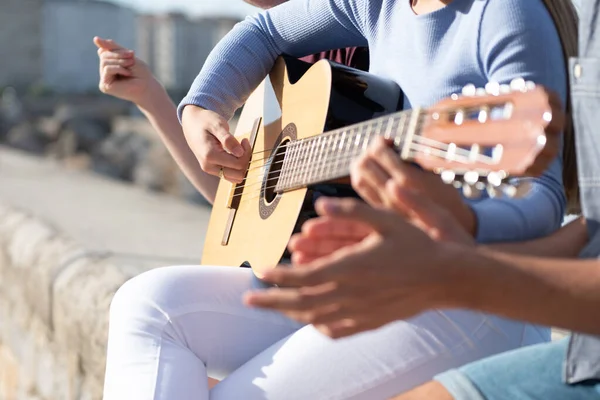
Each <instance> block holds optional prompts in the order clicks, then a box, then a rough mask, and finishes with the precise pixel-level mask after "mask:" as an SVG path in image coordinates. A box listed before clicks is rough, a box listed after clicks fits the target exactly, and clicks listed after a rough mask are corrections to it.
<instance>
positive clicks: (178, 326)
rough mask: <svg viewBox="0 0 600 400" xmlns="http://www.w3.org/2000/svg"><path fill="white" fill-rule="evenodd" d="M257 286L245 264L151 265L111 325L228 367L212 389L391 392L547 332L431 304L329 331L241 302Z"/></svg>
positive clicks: (344, 394)
mask: <svg viewBox="0 0 600 400" xmlns="http://www.w3.org/2000/svg"><path fill="white" fill-rule="evenodd" d="M261 287H263V285H262V284H261V282H260V281H259V280H257V279H256V278H255V277H254V275H253V273H252V271H251V270H250V269H247V268H237V267H235V268H234V267H210V266H178V267H167V268H159V269H155V270H152V271H149V272H147V273H144V274H142V275H140V276H138V277H136V278H134V279H132V280H131V281H129V282H127V283H126V284H125V285H124V286H123V287H122V288H121V289H120V290H119V292H118V293H117V295H116V296H115V300H114V302H113V305H112V307H111V329H113V328H112V325H114V326H116V327H117V328H115V329H117V330H118V329H119V328H118V325H119V324H122V326H125V327H126V329H127V330H132V329H133V330H136V331H141V332H146V333H150V334H151V335H152V336H151V337H162V338H166V340H168V341H169V342H170V343H173V345H175V346H178V348H185V349H187V350H189V351H190V352H191V353H192V354H193V355H194V356H195V357H196V358H197V360H198V362H201V363H203V364H204V365H205V366H206V369H207V370H208V373H209V375H210V376H212V377H217V378H222V377H225V376H227V379H225V380H224V381H223V382H222V383H220V384H219V385H217V387H215V388H214V389H213V390H212V392H211V398H213V399H221V398H222V399H229V398H248V399H252V398H257V399H260V398H267V397H268V398H286V399H294V398H297V399H305V398H331V399H334V398H343V399H372V398H387V397H389V396H392V395H395V394H397V393H400V392H402V391H405V390H408V389H410V388H412V387H414V386H417V385H419V384H421V383H423V382H425V381H427V380H429V379H431V378H432V377H433V376H434V375H435V374H437V373H439V372H442V371H444V370H447V369H450V368H455V367H458V366H461V365H463V364H466V363H468V362H471V361H473V360H477V359H480V358H483V357H486V356H489V355H492V354H496V353H499V352H502V351H506V350H510V349H513V348H516V347H519V346H521V345H523V344H524V343H523V338H524V337H526V338H528V337H529V336H528V335H527V333H526V332H528V329H529V330H530V331H532V332H534V334H533V335H532V336H531V337H529V339H530V340H531V342H530V343H535V342H540V341H543V340H544V335H543V334H540V333H539V332H537V331H536V330H535V329H533V330H531V329H530V327H527V326H526V325H524V324H522V323H520V322H515V321H510V320H504V319H501V318H497V317H492V316H487V315H485V314H480V313H475V312H470V311H461V310H450V311H430V312H427V313H424V314H421V315H419V316H417V317H415V318H412V319H409V320H406V321H398V322H395V323H393V324H390V325H387V326H385V327H383V328H381V329H379V330H376V331H372V332H367V333H363V334H360V335H355V336H353V337H350V338H346V339H343V340H331V339H329V338H327V337H325V336H323V335H321V334H320V333H319V332H317V331H316V330H315V329H314V328H313V327H312V326H303V325H301V324H298V323H296V322H294V321H292V320H290V319H288V318H286V317H285V316H283V315H281V314H279V313H276V312H272V311H264V310H257V309H249V308H247V307H245V306H244V305H243V304H242V296H243V294H244V293H245V292H246V291H248V290H250V289H255V288H261ZM154 333H155V334H154ZM148 337H150V336H148ZM134 339H135V341H136V343H138V342H139V340H140V338H139V337H137V336H136V337H134ZM149 340H150V339H149ZM154 345H155V344H154V343H150V345H149V346H150V347H151V346H154ZM199 379H202V378H199ZM252 393H255V394H256V395H255V396H254V395H252ZM261 393H262V394H261ZM265 393H267V394H268V395H265ZM236 396H237V397H236ZM240 396H241V397H240ZM282 396H283V397H282Z"/></svg>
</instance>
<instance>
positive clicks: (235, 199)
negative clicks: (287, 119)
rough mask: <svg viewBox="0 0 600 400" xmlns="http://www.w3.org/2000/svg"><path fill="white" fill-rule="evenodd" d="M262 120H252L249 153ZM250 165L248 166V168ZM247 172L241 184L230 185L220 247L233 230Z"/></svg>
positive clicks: (224, 244) (224, 243) (252, 149)
mask: <svg viewBox="0 0 600 400" xmlns="http://www.w3.org/2000/svg"><path fill="white" fill-rule="evenodd" d="M261 122H262V118H260V117H259V118H257V119H255V120H254V124H253V125H252V133H251V134H250V151H252V152H254V144H255V143H256V136H257V135H258V129H259V128H260V123H261ZM250 163H252V157H250ZM250 163H249V164H248V166H250ZM248 170H249V169H247V170H246V175H245V176H244V179H243V180H242V182H241V183H237V184H232V185H231V189H230V191H229V198H228V200H227V208H229V216H228V217H227V223H226V224H225V231H224V232H223V239H221V246H227V244H228V243H229V237H230V236H231V230H232V229H233V222H234V221H235V215H236V213H237V210H238V207H239V206H240V202H241V200H242V194H243V193H244V186H246V178H247V177H248Z"/></svg>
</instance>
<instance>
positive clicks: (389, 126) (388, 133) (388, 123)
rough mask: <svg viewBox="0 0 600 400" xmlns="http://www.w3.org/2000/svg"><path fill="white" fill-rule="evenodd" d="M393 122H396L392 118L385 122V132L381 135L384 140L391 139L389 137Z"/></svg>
mask: <svg viewBox="0 0 600 400" xmlns="http://www.w3.org/2000/svg"><path fill="white" fill-rule="evenodd" d="M395 120H396V118H394V117H390V118H389V119H388V120H387V122H386V126H387V128H386V130H385V133H384V134H383V137H384V138H385V139H389V138H390V137H391V136H390V135H391V134H392V127H393V126H394V122H395Z"/></svg>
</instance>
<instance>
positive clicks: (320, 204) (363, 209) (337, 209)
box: [315, 197, 404, 233]
mask: <svg viewBox="0 0 600 400" xmlns="http://www.w3.org/2000/svg"><path fill="white" fill-rule="evenodd" d="M315 209H316V210H317V212H318V213H319V215H323V216H325V215H326V216H332V217H339V218H344V219H349V220H355V221H360V222H363V223H364V224H366V225H368V226H370V227H372V228H374V229H375V230H376V231H378V232H382V233H383V232H387V231H390V230H391V229H393V228H394V227H395V225H397V224H399V223H404V222H403V221H402V220H401V219H400V218H399V217H398V216H397V215H395V214H394V213H393V212H392V211H389V210H383V209H375V208H373V207H371V206H369V205H368V204H365V203H363V202H362V201H360V200H357V199H352V198H345V199H342V198H325V197H321V198H319V199H318V200H317V202H316V203H315Z"/></svg>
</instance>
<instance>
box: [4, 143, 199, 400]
mask: <svg viewBox="0 0 600 400" xmlns="http://www.w3.org/2000/svg"><path fill="white" fill-rule="evenodd" d="M208 216H209V209H208V208H206V207H199V206H193V205H191V204H189V203H186V202H183V201H181V200H178V199H174V198H172V197H170V196H166V195H160V194H156V193H148V192H146V191H144V190H142V189H140V188H137V187H133V186H131V185H126V184H123V183H120V182H115V181H112V180H107V179H104V178H102V177H98V176H96V175H95V174H92V173H89V172H86V171H77V170H69V169H66V168H64V166H62V165H60V164H59V163H56V162H53V161H51V160H48V159H43V158H37V157H32V156H30V155H27V154H24V153H21V152H18V151H14V150H10V149H6V148H2V146H0V400H100V399H101V398H102V383H103V378H104V367H105V346H106V332H107V324H108V310H109V305H110V301H111V298H112V296H113V294H114V292H115V291H116V290H117V288H118V287H119V286H120V285H122V284H123V283H124V282H125V281H126V280H128V279H129V278H130V277H132V276H135V275H137V274H140V273H142V272H143V271H146V270H149V269H152V268H156V267H161V266H166V265H172V264H192V263H198V261H199V259H200V255H201V252H202V243H203V241H204V230H205V226H206V223H207V221H208Z"/></svg>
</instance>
